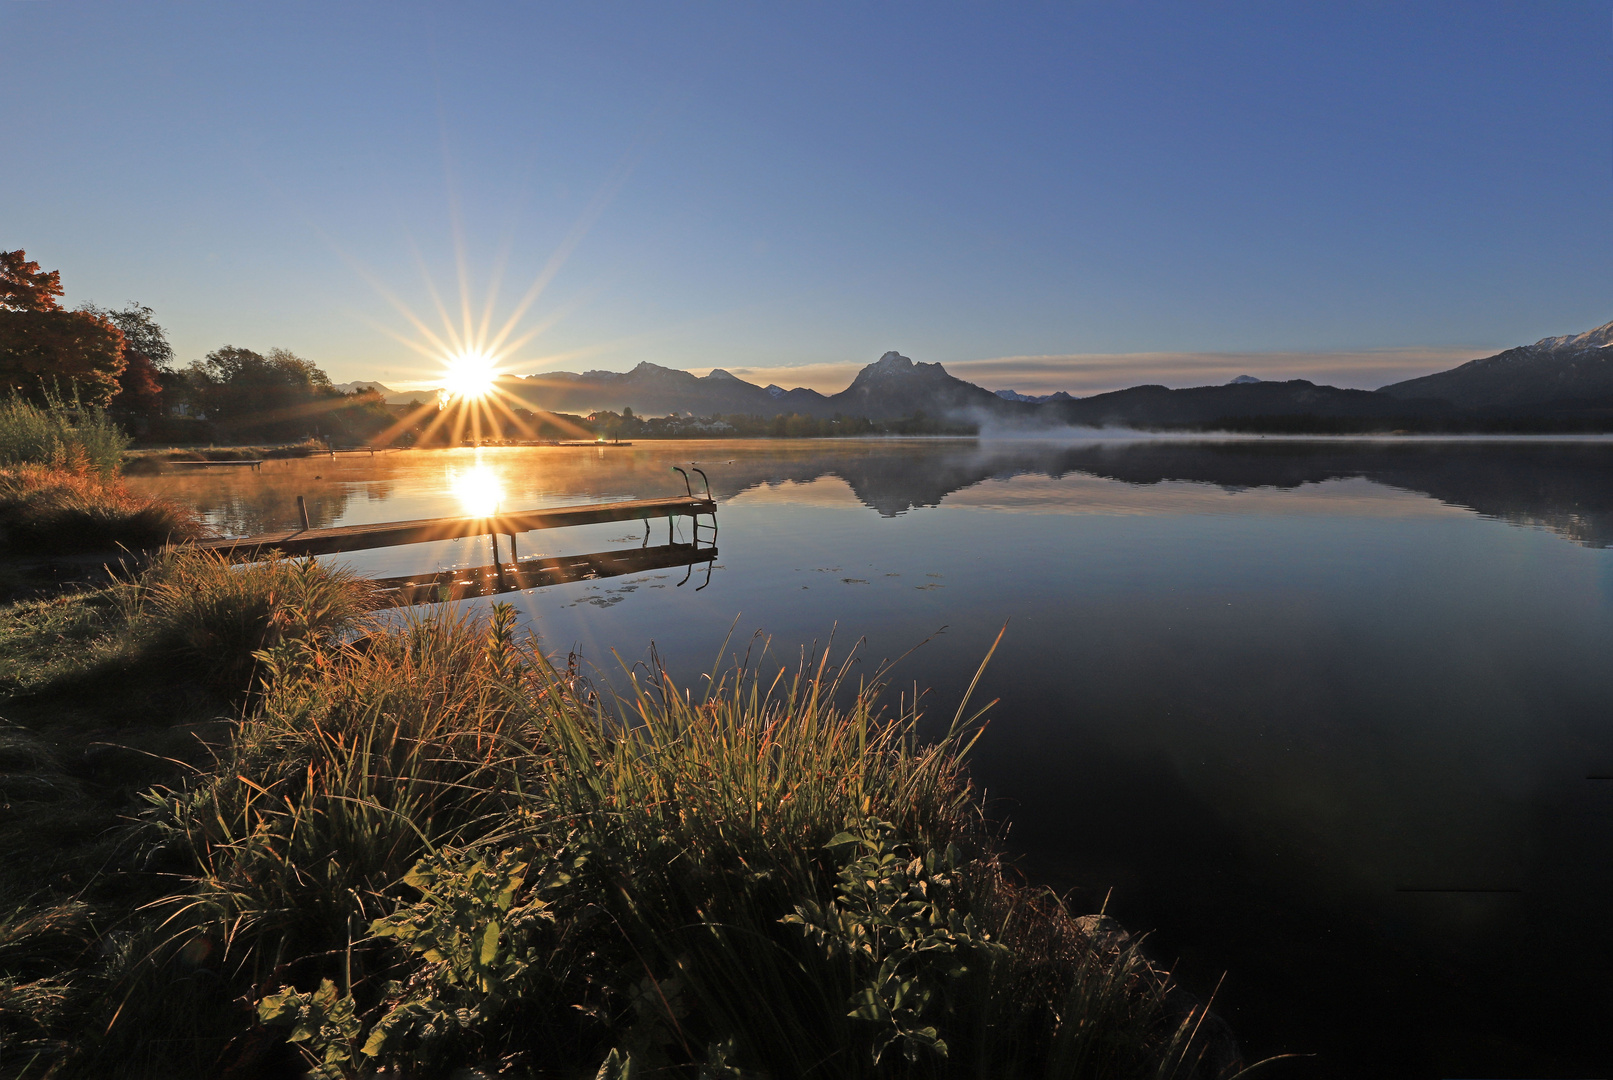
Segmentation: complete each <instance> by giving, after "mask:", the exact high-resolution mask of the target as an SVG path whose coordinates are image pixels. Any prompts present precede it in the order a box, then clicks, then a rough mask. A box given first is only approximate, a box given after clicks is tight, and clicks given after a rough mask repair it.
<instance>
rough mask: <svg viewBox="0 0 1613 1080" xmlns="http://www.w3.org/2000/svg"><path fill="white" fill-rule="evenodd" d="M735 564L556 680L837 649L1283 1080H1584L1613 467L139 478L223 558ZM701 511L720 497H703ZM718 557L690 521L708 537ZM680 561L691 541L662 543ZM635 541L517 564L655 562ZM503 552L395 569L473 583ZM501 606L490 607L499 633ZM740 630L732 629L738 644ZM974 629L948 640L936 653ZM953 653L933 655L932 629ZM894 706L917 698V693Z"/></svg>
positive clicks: (1002, 465) (1612, 1001)
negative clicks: (431, 531)
mask: <svg viewBox="0 0 1613 1080" xmlns="http://www.w3.org/2000/svg"><path fill="white" fill-rule="evenodd" d="M691 462H695V463H698V467H699V468H701V469H703V470H704V471H705V473H706V474H707V475H708V476H709V478H710V481H711V485H712V489H713V491H714V492H715V494H716V496H717V498H718V501H719V503H720V510H719V513H718V522H719V525H720V533H719V535H718V537H717V545H718V548H719V550H720V556H719V557H718V559H717V560H716V565H715V566H714V567H713V569H712V573H711V579H710V580H711V584H710V585H709V587H707V588H705V589H703V590H702V591H700V592H698V593H697V592H695V591H694V590H695V588H696V587H697V586H698V585H700V584H702V583H703V580H704V576H703V575H704V571H703V570H697V571H696V572H695V575H694V577H693V578H692V579H691V580H689V581H688V582H686V583H684V584H682V585H680V579H682V578H683V577H684V574H683V572H682V571H681V570H660V571H654V572H650V573H646V574H641V575H636V576H630V577H622V578H616V579H611V580H605V581H596V582H580V583H576V584H570V585H561V586H555V587H552V588H548V589H543V590H538V591H533V592H527V593H515V594H510V595H508V596H506V597H504V599H506V600H508V601H509V602H511V603H514V604H515V605H516V606H517V607H518V608H519V609H520V610H521V612H522V613H523V615H524V616H525V618H526V620H527V622H528V625H530V626H531V627H532V628H533V629H534V630H535V631H536V632H537V633H538V634H539V635H540V637H541V639H542V640H543V641H544V643H545V645H546V646H547V647H548V648H550V649H551V650H553V651H557V652H561V653H565V652H567V651H570V650H573V649H576V650H578V651H580V652H581V653H583V654H584V656H585V657H586V658H587V659H588V660H590V661H592V662H593V663H595V664H597V665H600V666H601V667H602V668H605V669H606V673H605V674H602V676H601V678H609V677H610V676H609V671H610V670H611V669H612V668H613V666H614V665H615V663H616V661H615V660H614V659H613V658H612V650H615V652H616V653H618V654H619V655H620V656H621V658H622V660H624V661H625V662H629V663H631V662H633V661H636V660H640V659H643V658H645V657H646V656H647V650H648V646H649V644H650V642H651V641H654V642H655V643H656V646H657V650H658V653H659V655H660V657H661V658H662V660H663V661H664V662H665V663H666V664H667V665H668V666H669V668H670V670H671V671H672V672H673V673H674V674H675V675H676V676H677V677H678V679H679V680H680V681H683V682H685V683H695V682H696V681H697V679H698V673H699V672H701V671H705V670H708V669H709V668H710V666H711V664H712V662H713V660H714V659H715V658H716V657H717V655H718V653H719V650H720V649H721V648H722V646H723V642H724V640H725V639H726V638H727V637H728V635H729V633H730V630H731V629H732V630H733V634H734V636H733V639H732V641H731V642H730V644H729V649H730V651H731V652H732V651H742V650H743V649H744V647H745V646H746V644H747V643H748V642H749V640H750V635H751V634H752V632H753V631H758V630H760V631H764V632H765V633H767V634H768V635H770V636H771V640H772V649H773V652H774V654H775V655H777V656H778V657H779V658H780V660H782V661H786V662H787V661H790V660H792V659H793V658H794V657H795V656H796V655H798V653H799V650H800V649H801V648H802V647H804V646H810V645H811V643H812V642H814V641H817V642H823V641H826V640H827V639H828V637H829V635H830V633H831V632H833V633H835V635H836V641H837V648H838V647H845V648H849V647H850V646H851V645H852V643H853V642H854V641H855V640H856V639H857V638H859V637H863V638H866V641H865V643H864V644H863V646H862V655H863V656H864V657H865V658H866V659H865V662H864V668H865V669H867V670H868V671H869V672H872V670H873V669H874V668H875V667H876V666H877V663H878V661H879V660H880V659H881V658H884V657H894V656H898V655H900V654H902V653H904V652H906V651H907V650H909V649H910V648H911V647H912V646H914V645H916V644H918V643H919V642H920V641H923V640H925V639H926V638H929V639H931V640H930V641H929V643H928V644H926V645H925V646H924V647H923V648H921V649H919V650H918V651H917V652H916V653H914V654H913V655H912V656H910V657H909V658H908V659H906V660H905V661H904V662H903V664H902V665H901V667H900V668H899V669H898V671H897V677H898V682H899V683H900V684H902V686H903V687H906V688H909V689H910V688H911V686H912V685H913V684H914V683H917V684H918V685H919V686H921V687H928V688H930V698H929V699H928V700H929V701H930V703H931V711H932V715H933V716H934V717H936V718H937V720H938V722H939V721H940V720H942V719H944V718H948V717H950V716H951V713H952V710H953V708H954V707H955V705H956V702H957V698H958V695H959V694H961V692H962V691H963V688H964V687H965V686H966V685H967V682H968V679H969V677H970V676H971V675H972V674H973V672H974V670H975V668H976V666H977V665H978V663H979V660H980V658H981V657H982V656H983V655H984V653H985V651H986V649H987V647H988V646H989V645H990V642H991V640H992V638H993V637H994V636H995V634H996V632H997V630H998V629H999V628H1000V627H1001V626H1002V625H1003V624H1004V623H1005V622H1006V623H1007V624H1008V632H1007V636H1006V637H1005V639H1004V643H1003V646H1002V648H1001V649H1000V650H999V652H998V655H997V658H996V659H995V660H994V661H993V664H992V667H991V669H990V670H989V671H988V673H987V676H986V678H985V680H984V681H983V683H982V687H981V690H980V691H979V694H980V698H979V700H980V701H981V702H982V703H983V702H984V701H986V700H990V699H991V698H997V699H1000V701H999V704H998V706H997V707H996V708H995V709H994V710H993V712H992V716H993V720H992V722H991V730H990V731H989V732H988V733H987V734H986V736H985V737H984V738H983V739H982V740H981V742H980V744H979V750H978V753H977V756H976V759H975V766H974V773H975V777H976V779H977V781H978V782H979V783H980V785H981V786H982V787H984V788H985V789H986V790H987V791H988V793H989V795H990V796H991V799H992V807H993V811H994V813H995V814H996V815H997V816H998V817H999V819H1001V820H1003V821H1004V822H1005V823H1006V827H1007V829H1008V832H1007V841H1008V845H1009V847H1010V848H1011V849H1012V850H1013V851H1014V852H1015V853H1016V854H1017V855H1018V856H1019V858H1020V859H1021V864H1022V866H1023V867H1024V869H1025V872H1026V873H1027V875H1028V876H1030V878H1031V879H1032V880H1034V881H1039V882H1044V883H1047V884H1050V885H1053V886H1054V887H1056V888H1058V889H1060V890H1061V891H1063V890H1070V891H1071V895H1072V898H1073V902H1074V903H1075V904H1076V905H1078V906H1082V907H1086V908H1089V909H1095V908H1097V907H1098V906H1099V905H1101V904H1103V903H1104V902H1105V897H1107V898H1108V900H1107V902H1108V906H1109V911H1110V913H1111V914H1114V915H1116V916H1118V917H1119V918H1120V919H1121V921H1122V922H1124V923H1125V924H1126V925H1127V926H1128V927H1130V928H1132V929H1134V930H1138V931H1148V932H1150V933H1151V938H1150V940H1151V943H1152V944H1151V949H1152V951H1153V952H1154V954H1155V955H1156V956H1157V957H1158V958H1160V959H1162V960H1165V961H1167V962H1169V961H1173V960H1175V961H1179V963H1178V964H1177V970H1178V972H1179V974H1180V975H1181V977H1182V978H1183V980H1184V981H1185V982H1186V983H1187V985H1188V986H1189V987H1190V988H1192V989H1193V990H1195V991H1196V992H1199V993H1201V994H1206V995H1207V994H1208V993H1209V992H1210V991H1211V990H1213V989H1214V988H1215V986H1216V984H1217V980H1218V979H1219V978H1220V976H1221V974H1222V973H1223V972H1225V973H1226V981H1225V983H1224V984H1223V985H1222V988H1221V991H1220V996H1219V998H1218V1001H1219V1002H1220V1009H1221V1011H1222V1012H1223V1014H1224V1015H1225V1016H1226V1017H1227V1019H1228V1020H1229V1021H1230V1022H1231V1024H1232V1026H1233V1027H1234V1029H1235V1030H1236V1031H1237V1032H1238V1033H1239V1035H1240V1036H1241V1037H1242V1039H1243V1040H1244V1042H1245V1043H1246V1045H1247V1049H1248V1051H1249V1052H1250V1053H1251V1054H1253V1055H1259V1054H1266V1053H1276V1052H1280V1051H1293V1052H1316V1053H1318V1054H1320V1055H1322V1056H1321V1057H1320V1058H1318V1059H1315V1060H1312V1061H1309V1062H1308V1063H1306V1064H1305V1065H1304V1067H1303V1068H1301V1069H1296V1070H1295V1071H1294V1072H1292V1073H1290V1075H1317V1076H1333V1075H1339V1076H1343V1075H1362V1074H1363V1073H1383V1072H1389V1073H1393V1074H1396V1075H1408V1076H1440V1075H1464V1074H1465V1075H1499V1074H1503V1073H1508V1072H1510V1073H1512V1074H1516V1075H1546V1074H1549V1073H1550V1072H1551V1071H1552V1070H1553V1069H1555V1070H1557V1072H1558V1073H1560V1074H1561V1075H1589V1073H1587V1072H1586V1070H1590V1069H1594V1068H1595V1067H1596V1066H1597V1065H1598V1064H1600V1063H1602V1062H1604V1061H1605V1060H1606V1056H1605V1048H1604V1047H1603V1045H1602V1041H1601V1040H1600V1038H1599V1036H1598V1035H1597V1033H1598V1032H1600V1031H1601V1030H1602V1029H1603V1028H1604V1027H1605V1021H1606V1019H1607V1016H1608V1015H1609V1010H1610V1009H1613V998H1610V994H1609V991H1608V990H1607V989H1606V988H1605V985H1604V983H1605V979H1604V978H1603V977H1602V976H1603V974H1604V973H1605V972H1606V971H1607V970H1608V969H1609V962H1610V961H1613V931H1610V930H1609V928H1608V923H1607V920H1606V918H1605V913H1606V911H1607V910H1608V904H1609V901H1610V900H1613V869H1610V868H1613V860H1609V858H1608V855H1609V853H1610V851H1613V781H1605V780H1592V779H1587V778H1588V777H1593V776H1610V775H1613V723H1610V721H1613V663H1609V660H1608V658H1609V657H1610V656H1613V552H1610V551H1609V550H1608V548H1609V545H1610V544H1613V445H1609V444H1608V443H1607V442H1605V441H1601V442H1598V441H1561V440H1559V441H1550V440H1462V441H1448V440H1439V441H1432V440H1427V441H1425V440H1415V441H1396V440H1388V441H1385V440H1286V439H1265V440H1260V439H1232V440H1208V441H1205V440H1186V439H1119V440H1117V439H1112V438H1106V439H1105V440H1103V441H1088V440H1073V441H1057V440H1054V441H1047V440H1016V439H1010V440H1000V441H998V440H981V441H975V440H889V441H884V440H866V441H850V440H848V441H844V442H837V441H829V440H822V441H818V440H812V441H794V442H791V441H758V442H737V441H714V442H663V443H640V444H638V445H636V446H633V447H619V448H606V449H595V448H539V449H483V450H479V451H475V450H451V451H437V452H425V451H419V452H406V453H399V454H394V455H384V456H377V457H375V458H367V457H350V458H340V459H335V460H331V459H319V458H313V459H306V460H300V461H277V462H269V463H267V464H266V465H265V466H264V468H263V470H262V472H261V474H256V475H252V474H249V472H248V471H246V470H217V471H203V472H201V474H200V475H198V474H196V473H189V474H184V475H165V476H159V477H151V478H139V479H136V480H133V481H131V482H132V483H138V484H140V485H142V486H147V487H151V488H155V489H159V490H162V491H164V492H165V493H168V494H171V495H174V496H176V497H179V498H181V499H185V500H187V501H189V502H191V503H193V504H194V505H197V506H198V507H200V508H201V509H202V510H203V511H204V513H205V514H206V515H207V517H208V520H209V521H210V522H212V523H213V524H214V525H215V527H217V528H219V529H220V530H221V531H227V532H230V533H235V534H245V533H254V532H261V531H266V530H269V529H276V528H286V527H290V526H291V525H292V524H293V523H294V522H295V521H296V513H297V511H296V506H295V500H296V496H297V495H299V494H301V495H304V496H305V497H306V499H307V502H308V505H309V508H310V514H311V516H312V517H313V519H314V522H315V524H316V525H330V524H346V523H357V522H367V521H387V520H400V519H408V518H419V517H429V516H436V515H447V514H460V513H465V512H468V511H467V510H466V506H467V502H466V500H467V499H475V500H481V501H482V502H483V503H486V502H487V501H488V500H491V501H493V502H494V503H496V504H497V505H499V506H500V508H502V509H505V510H519V509H528V508H533V507H538V506H543V505H556V504H562V503H568V502H591V501H598V500H606V499H626V498H648V497H653V496H658V495H670V494H674V493H679V494H681V493H682V492H683V490H684V489H683V480H682V479H681V478H680V477H679V476H678V475H677V474H676V473H673V472H672V471H671V466H672V465H674V464H677V465H683V466H684V467H685V468H688V467H689V465H690V463H691ZM698 483H699V478H698V477H696V484H697V486H698ZM680 527H681V528H682V529H683V537H684V538H685V539H686V538H687V525H686V523H685V524H684V525H682V526H680ZM651 528H652V531H653V533H654V540H655V541H657V542H659V541H660V540H663V539H664V538H665V535H666V532H667V523H666V522H665V521H660V522H654V523H651ZM643 539H644V529H643V527H642V526H638V525H621V524H615V525H604V526H595V527H589V528H586V529H578V530H565V531H564V532H563V533H562V532H555V533H539V534H530V535H528V536H525V537H523V538H522V541H521V544H522V546H521V554H522V555H523V556H527V555H535V554H538V553H540V552H541V553H546V554H555V553H563V552H576V551H590V550H610V549H613V548H617V547H627V546H637V545H638V544H640V543H641V542H642V541H643ZM488 559H489V551H488V549H487V547H486V545H485V544H483V543H482V542H480V541H476V540H467V541H462V542H459V543H456V544H449V543H445V544H439V545H422V546H418V547H412V548H402V549H393V550H388V551H381V552H370V553H363V554H361V555H355V556H351V557H347V558H346V559H345V561H347V562H349V563H350V564H351V565H353V566H355V567H356V568H358V569H359V570H361V571H364V572H367V573H372V574H377V575H385V574H399V573H413V572H423V571H425V570H429V569H433V568H436V567H446V566H453V565H479V564H481V563H485V562H487V561H488ZM490 602H491V601H486V602H477V603H490ZM736 619H737V623H736ZM943 627H944V628H945V630H944V632H939V631H942V628H943ZM938 632H939V633H938ZM896 689H897V688H896V687H893V691H892V692H893V693H894V692H896Z"/></svg>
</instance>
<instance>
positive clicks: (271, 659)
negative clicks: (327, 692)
mask: <svg viewBox="0 0 1613 1080" xmlns="http://www.w3.org/2000/svg"><path fill="white" fill-rule="evenodd" d="M129 590H130V591H129V593H128V597H127V602H128V603H129V604H131V606H132V618H131V620H130V638H129V647H130V648H131V649H132V650H133V651H134V652H135V654H137V655H139V656H141V657H148V658H155V659H158V660H159V661H161V662H165V663H170V664H173V665H174V666H176V667H177V668H178V669H180V670H182V671H185V672H187V673H190V674H193V675H195V676H197V677H199V678H201V679H203V680H204V681H205V682H206V683H207V684H208V685H210V686H212V687H214V688H215V689H217V690H220V691H222V692H225V693H230V692H238V691H239V690H241V689H244V688H246V687H248V686H249V685H250V684H251V682H252V680H253V672H254V670H256V669H257V668H259V667H260V666H261V665H263V664H265V663H267V664H270V665H274V664H277V663H288V662H292V661H294V660H295V658H296V657H298V656H301V655H304V654H305V653H307V654H317V651H318V649H319V648H321V647H322V646H323V645H325V644H326V643H328V642H329V641H330V640H332V639H334V638H335V637H337V636H338V635H340V634H342V633H343V632H345V631H347V630H348V629H350V628H352V627H353V626H354V625H355V624H356V623H357V622H358V621H359V620H361V618H362V617H363V615H364V614H365V613H366V612H367V611H369V610H370V609H371V607H372V606H373V605H372V603H371V593H372V591H373V589H372V587H371V586H370V585H369V583H368V582H366V581H365V580H364V579H362V578H359V577H358V576H357V575H355V574H353V573H352V572H351V571H350V570H347V569H345V568H343V567H336V566H327V565H325V564H323V563H318V562H315V561H314V560H312V559H288V558H285V557H284V556H281V555H280V554H279V553H274V554H272V555H271V556H270V557H269V558H267V559H265V560H263V561H261V562H256V563H251V564H247V565H238V564H234V563H231V562H230V561H229V560H228V559H226V558H225V557H223V556H222V555H219V554H217V553H214V552H210V551H200V550H196V549H194V548H178V549H170V550H168V551H165V552H164V553H163V554H162V555H161V556H159V558H158V559H157V560H156V561H155V562H154V563H152V565H151V566H150V567H148V568H147V569H146V570H145V571H144V573H142V574H141V575H140V577H139V578H138V579H137V580H136V581H135V582H133V583H132V584H131V585H130V587H129Z"/></svg>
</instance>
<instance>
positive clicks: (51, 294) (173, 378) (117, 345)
mask: <svg viewBox="0 0 1613 1080" xmlns="http://www.w3.org/2000/svg"><path fill="white" fill-rule="evenodd" d="M61 295H62V286H61V273H60V272H59V271H56V270H51V271H43V270H41V269H40V267H39V264H38V263H37V262H31V261H29V259H28V257H27V255H26V253H25V252H23V251H20V250H19V251H0V393H3V394H9V395H12V396H15V397H20V398H23V399H25V400H29V401H35V402H42V401H45V400H49V399H58V400H66V401H73V400H76V401H78V402H79V403H81V404H83V405H88V406H92V407H96V408H105V409H107V410H108V411H109V412H110V413H111V414H112V416H113V417H114V418H115V419H117V420H118V421H119V422H120V423H121V424H123V425H124V426H125V427H127V428H128V429H129V430H130V431H131V432H132V433H134V434H135V435H136V436H137V437H139V438H142V439H146V440H151V441H177V442H210V441H214V440H217V439H231V440H240V441H246V440H259V439H260V440H266V441H267V440H290V439H301V438H306V437H309V436H314V437H320V438H325V439H336V440H340V441H365V440H367V439H370V438H373V437H374V436H375V435H376V434H377V433H379V432H381V431H383V430H385V429H386V428H387V427H389V426H390V425H391V424H392V423H393V416H392V413H391V411H390V410H388V408H387V406H386V402H385V401H384V400H382V398H381V396H380V395H379V394H377V393H375V392H374V391H360V392H358V393H354V394H344V393H342V391H340V390H338V389H336V388H335V387H334V386H333V385H332V384H331V381H330V377H329V376H328V375H326V374H325V373H324V372H323V371H321V370H320V369H319V368H318V367H317V366H316V365H315V364H314V363H313V362H311V361H309V360H305V359H303V358H302V357H300V356H297V355H296V354H294V353H292V352H289V351H287V350H285V349H271V350H269V352H268V353H267V354H263V353H258V352H254V351H252V350H251V349H242V348H238V347H236V346H234V345H225V346H223V347H222V348H219V349H215V350H214V351H212V352H210V353H208V354H207V355H206V356H205V357H204V358H202V359H201V360H196V361H193V362H192V363H191V364H190V365H188V366H187V367H184V368H179V367H177V366H176V365H175V362H174V351H173V348H172V347H171V346H170V345H169V343H168V336H167V333H166V331H164V330H163V328H162V326H161V325H159V324H158V323H157V321H156V317H155V313H154V312H153V311H152V310H151V309H150V308H149V307H146V306H144V305H142V304H137V303H130V304H128V305H127V306H125V307H123V308H122V309H108V308H103V307H98V306H96V305H94V304H83V305H81V306H80V307H79V308H78V309H77V310H74V311H67V310H64V309H63V308H62V307H61V305H60V303H58V301H57V297H59V296H61Z"/></svg>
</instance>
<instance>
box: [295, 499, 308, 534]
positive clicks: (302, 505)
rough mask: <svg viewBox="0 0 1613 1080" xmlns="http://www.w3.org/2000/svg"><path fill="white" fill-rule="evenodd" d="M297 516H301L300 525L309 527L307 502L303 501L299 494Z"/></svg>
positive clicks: (305, 527)
mask: <svg viewBox="0 0 1613 1080" xmlns="http://www.w3.org/2000/svg"><path fill="white" fill-rule="evenodd" d="M297 516H298V517H300V518H302V527H303V528H304V529H308V528H309V527H310V526H309V524H308V504H307V503H306V502H303V498H302V496H301V495H298V496H297Z"/></svg>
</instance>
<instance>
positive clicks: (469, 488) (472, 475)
mask: <svg viewBox="0 0 1613 1080" xmlns="http://www.w3.org/2000/svg"><path fill="white" fill-rule="evenodd" d="M448 490H449V491H452V492H453V493H454V498H456V499H458V500H459V504H460V506H462V507H464V510H465V516H466V517H492V516H493V515H494V514H496V513H498V509H499V506H500V504H502V503H503V501H504V485H503V484H502V483H500V482H499V478H498V474H497V473H496V472H494V471H493V469H492V467H491V466H488V465H485V464H483V463H482V462H480V461H478V462H477V463H476V464H475V465H472V466H471V467H470V468H468V469H463V470H461V469H455V468H452V467H450V468H449V470H448Z"/></svg>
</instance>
